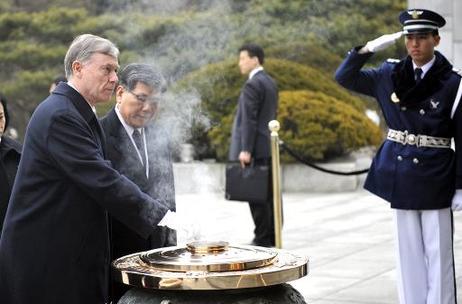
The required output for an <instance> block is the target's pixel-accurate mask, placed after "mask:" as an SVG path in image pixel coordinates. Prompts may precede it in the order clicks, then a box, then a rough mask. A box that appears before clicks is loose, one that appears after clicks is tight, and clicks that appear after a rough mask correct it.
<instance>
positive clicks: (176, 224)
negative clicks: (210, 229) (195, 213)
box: [157, 210, 202, 242]
mask: <svg viewBox="0 0 462 304" xmlns="http://www.w3.org/2000/svg"><path fill="white" fill-rule="evenodd" d="M157 226H167V227H168V228H170V229H173V230H176V231H177V232H183V233H185V234H186V240H187V241H188V242H189V241H197V240H200V239H201V238H202V229H201V226H200V225H199V224H198V223H196V222H194V221H191V218H186V217H184V216H180V215H178V213H176V212H175V211H170V210H168V211H167V213H166V214H165V215H164V217H163V218H162V219H161V220H160V222H159V224H157Z"/></svg>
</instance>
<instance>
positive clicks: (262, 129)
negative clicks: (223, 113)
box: [229, 71, 278, 161]
mask: <svg viewBox="0 0 462 304" xmlns="http://www.w3.org/2000/svg"><path fill="white" fill-rule="evenodd" d="M277 107H278V90H277V87H276V83H275V82H274V80H273V79H272V78H271V77H270V76H269V75H268V74H267V73H266V72H265V71H259V72H257V73H256V74H255V75H254V76H253V77H252V78H251V79H249V80H247V82H246V83H245V85H244V87H243V88H242V90H241V95H240V96H239V101H238V105H237V112H236V116H235V118H234V123H233V129H232V135H231V147H230V150H229V159H230V160H232V161H234V160H237V159H238V157H239V153H240V152H241V151H248V152H250V153H251V154H252V157H254V158H255V159H265V158H270V157H271V148H270V131H269V130H268V122H270V121H271V120H273V119H276V111H277Z"/></svg>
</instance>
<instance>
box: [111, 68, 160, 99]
mask: <svg viewBox="0 0 462 304" xmlns="http://www.w3.org/2000/svg"><path fill="white" fill-rule="evenodd" d="M138 82H142V83H144V84H145V85H147V86H149V87H150V88H153V89H154V90H156V91H157V92H159V93H163V92H165V91H166V84H165V79H164V77H163V76H162V74H161V73H160V71H159V70H158V69H157V68H155V67H154V66H152V65H149V64H145V63H132V64H129V65H127V66H126V67H125V68H124V69H123V70H122V71H121V72H120V75H119V84H120V85H122V86H124V87H125V88H127V89H129V90H130V91H132V90H134V89H135V87H136V85H137V84H138Z"/></svg>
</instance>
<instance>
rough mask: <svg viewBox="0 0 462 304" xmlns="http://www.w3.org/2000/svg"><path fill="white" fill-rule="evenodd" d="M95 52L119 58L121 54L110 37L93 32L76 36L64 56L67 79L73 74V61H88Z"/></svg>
mask: <svg viewBox="0 0 462 304" xmlns="http://www.w3.org/2000/svg"><path fill="white" fill-rule="evenodd" d="M95 53H98V54H104V55H109V56H112V57H114V58H117V57H118V56H119V49H118V48H117V47H116V46H115V44H114V43H112V42H111V41H109V40H108V39H105V38H102V37H99V36H95V35H92V34H83V35H80V36H77V37H75V39H74V41H72V43H71V45H70V46H69V49H68V50H67V53H66V57H64V70H65V72H66V77H67V79H70V78H71V76H72V63H73V62H74V61H80V62H86V61H88V60H89V59H90V57H91V56H92V55H93V54H95Z"/></svg>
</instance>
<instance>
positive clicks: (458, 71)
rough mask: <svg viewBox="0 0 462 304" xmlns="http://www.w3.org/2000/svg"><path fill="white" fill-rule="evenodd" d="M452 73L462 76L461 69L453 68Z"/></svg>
mask: <svg viewBox="0 0 462 304" xmlns="http://www.w3.org/2000/svg"><path fill="white" fill-rule="evenodd" d="M452 71H453V72H455V73H457V74H459V75H460V76H462V70H461V69H456V68H452Z"/></svg>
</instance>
